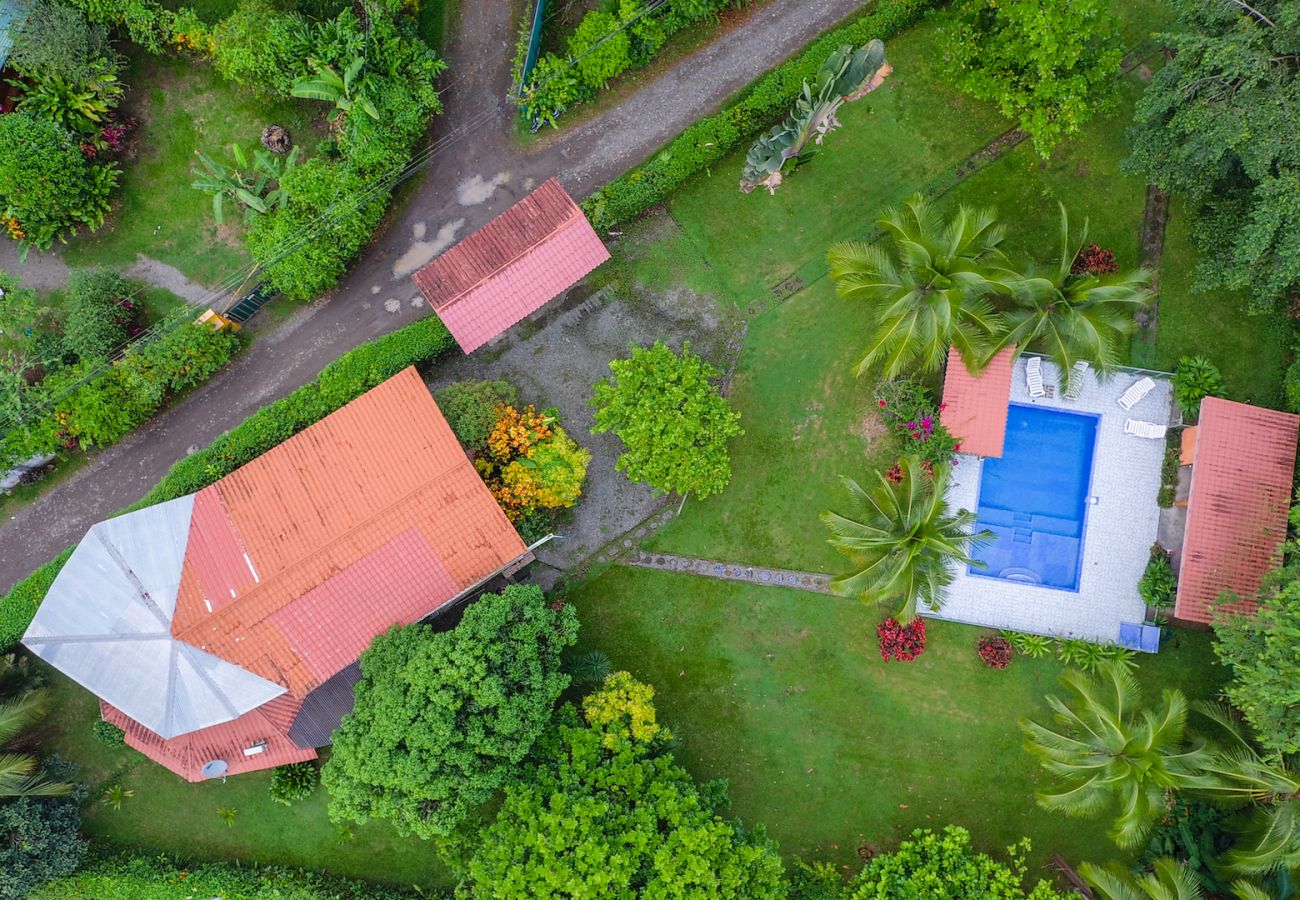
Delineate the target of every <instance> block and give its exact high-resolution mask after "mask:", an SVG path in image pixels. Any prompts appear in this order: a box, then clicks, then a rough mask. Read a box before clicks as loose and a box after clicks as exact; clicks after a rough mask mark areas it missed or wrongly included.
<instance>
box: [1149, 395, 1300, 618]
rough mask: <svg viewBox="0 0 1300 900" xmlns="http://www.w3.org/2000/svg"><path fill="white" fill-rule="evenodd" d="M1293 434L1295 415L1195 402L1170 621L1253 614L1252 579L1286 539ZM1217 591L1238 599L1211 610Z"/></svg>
mask: <svg viewBox="0 0 1300 900" xmlns="http://www.w3.org/2000/svg"><path fill="white" fill-rule="evenodd" d="M1298 436H1300V416H1293V415H1290V414H1289V413H1282V412H1277V411H1275V410H1271V409H1261V408H1259V407H1257V406H1249V405H1247V404H1245V403H1234V402H1233V401H1231V400H1221V399H1219V398H1217V397H1206V398H1205V399H1204V400H1202V401H1201V415H1200V418H1199V420H1198V425H1197V436H1196V455H1195V460H1194V462H1193V464H1192V487H1191V496H1190V498H1189V499H1188V504H1187V531H1186V533H1185V536H1184V539H1183V557H1182V563H1181V566H1180V568H1179V573H1178V596H1177V600H1176V602H1175V605H1174V616H1175V617H1176V618H1178V619H1182V620H1184V621H1188V622H1202V623H1208V622H1210V621H1211V620H1212V619H1213V617H1214V615H1215V613H1216V612H1218V611H1219V610H1220V609H1221V610H1223V611H1225V612H1243V613H1247V614H1249V613H1253V612H1254V611H1255V607H1256V603H1255V599H1254V597H1255V594H1256V592H1257V591H1258V590H1259V586H1260V582H1261V580H1262V578H1263V575H1264V573H1265V572H1266V571H1267V570H1268V569H1270V568H1272V567H1273V566H1275V565H1276V564H1277V563H1278V561H1279V559H1280V557H1281V545H1282V541H1283V540H1285V538H1286V526H1287V509H1288V506H1289V504H1290V500H1291V480H1292V476H1293V474H1294V472H1295V460H1296V441H1297V437H1298ZM1224 591H1231V592H1232V593H1233V594H1235V595H1237V596H1238V597H1241V598H1242V600H1241V601H1240V602H1238V603H1233V604H1231V605H1229V606H1226V607H1215V605H1214V602H1215V601H1216V600H1217V599H1218V597H1219V596H1220V594H1222V593H1223V592H1224Z"/></svg>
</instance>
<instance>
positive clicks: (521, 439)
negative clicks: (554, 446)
mask: <svg viewBox="0 0 1300 900" xmlns="http://www.w3.org/2000/svg"><path fill="white" fill-rule="evenodd" d="M554 424H555V417H554V416H548V415H546V414H544V413H538V412H537V410H536V409H534V408H533V406H532V404H529V405H528V406H525V407H524V408H523V411H522V412H521V411H519V410H517V409H515V408H514V407H513V406H509V405H507V406H503V407H501V412H500V415H499V416H498V418H497V424H496V426H495V427H494V428H493V429H492V433H491V434H489V435H488V453H489V454H490V455H491V456H492V457H493V458H494V459H496V461H497V462H498V463H501V464H502V465H504V464H506V463H508V462H509V461H510V460H512V459H514V458H515V457H518V456H527V455H528V454H529V453H530V452H531V451H532V449H533V447H534V446H536V445H537V444H540V443H541V442H542V441H545V440H549V439H550V437H551V435H552V434H554V432H553V431H552V429H551V426H552V425H554Z"/></svg>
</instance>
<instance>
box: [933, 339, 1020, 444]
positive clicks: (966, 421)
mask: <svg viewBox="0 0 1300 900" xmlns="http://www.w3.org/2000/svg"><path fill="white" fill-rule="evenodd" d="M1014 369H1015V349H1014V348H1011V347H1008V348H1007V349H1006V350H1003V351H1002V352H1001V353H999V354H998V355H997V356H995V357H993V359H992V361H991V362H990V363H989V364H988V366H987V367H986V368H985V369H984V371H983V372H981V373H980V374H978V375H972V374H971V373H970V372H968V371H967V370H966V364H965V363H963V362H962V360H961V355H960V354H959V353H958V352H957V350H956V348H952V349H950V350H949V351H948V367H947V371H946V373H945V375H944V380H943V404H944V408H943V411H942V412H941V413H940V414H939V419H940V420H941V421H942V422H943V424H944V425H945V426H947V428H948V430H949V431H951V432H952V433H953V435H954V436H955V437H956V438H957V440H959V441H961V452H962V453H971V454H974V455H975V456H990V457H994V458H998V457H1001V456H1002V442H1003V441H1004V440H1005V439H1006V436H1007V407H1008V406H1009V404H1010V402H1011V374H1012V372H1013V371H1014Z"/></svg>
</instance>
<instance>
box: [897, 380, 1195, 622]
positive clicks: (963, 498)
mask: <svg viewBox="0 0 1300 900" xmlns="http://www.w3.org/2000/svg"><path fill="white" fill-rule="evenodd" d="M1026 359H1027V357H1025V356H1022V357H1021V358H1020V359H1018V360H1017V361H1016V365H1015V371H1014V372H1013V373H1012V380H1011V398H1010V402H1012V403H1021V404H1024V405H1026V406H1039V407H1046V408H1049V409H1060V410H1064V411H1067V412H1081V413H1092V414H1095V415H1097V416H1099V417H1100V421H1099V422H1098V425H1097V446H1096V449H1095V451H1094V453H1093V462H1092V480H1091V482H1090V487H1089V489H1088V496H1089V501H1088V503H1087V505H1086V513H1085V520H1084V532H1083V558H1082V561H1081V563H1080V572H1079V589H1078V591H1064V590H1056V589H1053V588H1046V587H1042V586H1039V585H1029V584H1018V583H1015V582H1012V581H1006V580H1003V579H1001V578H989V577H987V576H980V575H971V574H969V573H968V572H967V570H966V567H965V566H961V567H959V570H958V571H957V577H956V580H955V581H954V582H953V583H952V585H951V586H949V588H948V590H947V593H946V595H945V599H944V603H943V608H942V609H941V610H939V611H938V612H932V611H928V610H922V614H923V615H926V616H929V617H932V618H939V619H951V620H953V621H957V622H969V623H971V624H974V625H986V626H990V627H993V628H1005V629H1010V630H1014V631H1028V632H1033V633H1035V634H1045V635H1051V636H1056V637H1078V638H1085V639H1088V640H1093V641H1099V642H1103V643H1109V642H1114V641H1116V640H1117V639H1118V637H1119V626H1120V623H1122V622H1141V621H1142V618H1143V615H1144V613H1145V606H1144V604H1143V603H1142V599H1141V597H1140V596H1139V595H1138V592H1137V583H1138V579H1139V578H1141V577H1142V572H1143V570H1144V569H1145V568H1146V564H1147V559H1148V556H1149V554H1150V550H1151V545H1152V543H1154V542H1155V539H1156V527H1157V525H1158V524H1159V519H1160V509H1159V507H1158V506H1157V505H1156V497H1157V494H1158V493H1159V490H1160V464H1161V460H1162V458H1163V456H1164V448H1165V442H1164V441H1163V440H1149V439H1147V438H1139V437H1134V436H1133V435H1127V434H1125V433H1124V421H1125V420H1126V419H1129V418H1133V419H1143V420H1146V421H1149V422H1157V423H1160V424H1164V423H1166V422H1168V421H1169V413H1170V396H1171V390H1170V386H1169V381H1168V380H1167V378H1162V377H1155V383H1156V386H1155V389H1154V390H1152V391H1151V392H1150V393H1149V394H1147V396H1146V397H1144V398H1143V399H1142V400H1141V401H1140V402H1139V403H1137V405H1135V406H1134V407H1133V409H1132V410H1130V411H1127V412H1126V411H1124V410H1122V409H1120V408H1119V406H1118V405H1117V404H1116V403H1115V401H1116V400H1117V399H1118V398H1119V396H1120V395H1121V394H1123V393H1124V392H1125V391H1126V390H1128V388H1129V387H1130V386H1131V385H1132V384H1133V382H1134V381H1136V380H1137V379H1139V378H1141V377H1142V375H1143V374H1145V373H1134V372H1130V371H1120V372H1117V373H1116V374H1114V375H1113V376H1111V377H1110V378H1109V379H1107V380H1101V379H1099V378H1098V377H1097V376H1096V374H1095V373H1093V372H1091V371H1090V372H1089V375H1088V378H1087V382H1086V383H1085V384H1084V387H1083V392H1082V394H1081V395H1080V396H1079V399H1077V400H1063V399H1061V396H1060V395H1061V392H1062V390H1063V388H1064V385H1063V384H1062V379H1061V378H1060V376H1059V374H1058V373H1057V371H1056V367H1055V366H1054V365H1052V363H1050V362H1048V361H1047V360H1044V361H1043V379H1044V381H1045V382H1046V383H1047V384H1049V385H1055V386H1056V390H1055V396H1053V397H1039V398H1036V399H1031V398H1030V397H1029V391H1028V389H1027V388H1026V387H1025V360H1026ZM981 472H982V460H981V459H980V458H979V457H976V456H968V455H966V454H960V455H959V456H958V463H957V465H956V466H955V467H954V468H953V477H952V480H951V482H950V484H949V486H948V502H949V503H950V504H951V505H952V506H954V507H957V508H961V509H969V510H975V509H976V506H977V504H978V500H979V489H980V475H981Z"/></svg>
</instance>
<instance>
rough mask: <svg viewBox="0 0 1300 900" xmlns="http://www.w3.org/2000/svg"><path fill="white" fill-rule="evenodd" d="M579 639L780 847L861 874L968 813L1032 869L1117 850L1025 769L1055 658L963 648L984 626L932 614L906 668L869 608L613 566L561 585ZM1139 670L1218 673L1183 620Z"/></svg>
mask: <svg viewBox="0 0 1300 900" xmlns="http://www.w3.org/2000/svg"><path fill="white" fill-rule="evenodd" d="M568 596H569V599H570V600H571V601H573V603H575V604H576V606H577V608H578V614H579V618H580V619H581V621H582V623H583V626H582V635H581V638H580V642H581V646H580V648H579V649H587V648H599V649H600V650H602V651H604V652H605V653H607V654H608V655H609V656H610V657H611V659H612V660H613V662H614V665H615V667H616V668H626V669H629V670H630V671H631V672H632V673H633V674H634V675H636V676H637V677H638V678H641V679H643V680H646V681H648V682H650V683H652V684H654V685H655V687H656V692H657V696H656V698H655V703H656V706H657V708H658V710H659V716H660V718H661V720H663V721H664V722H665V723H666V724H668V725H669V726H670V727H672V728H673V729H674V730H675V731H677V732H678V733H679V734H680V736H681V738H682V741H683V747H682V750H681V751H680V753H681V756H682V758H683V760H684V761H685V763H686V765H687V766H688V768H689V769H690V770H691V771H692V773H693V774H694V775H695V776H696V778H700V779H705V778H726V779H727V780H728V782H729V784H730V792H731V800H732V809H731V812H732V813H733V814H736V815H739V816H740V817H741V818H742V819H743V820H744V821H745V822H746V823H747V824H755V823H762V824H764V825H765V826H766V827H767V829H768V831H769V833H771V835H772V836H773V837H775V838H776V839H777V840H778V841H779V842H780V844H781V850H782V852H783V853H785V854H787V855H794V854H797V855H801V856H805V857H816V858H819V859H827V860H830V861H832V862H834V863H835V864H836V865H839V866H844V867H846V868H847V867H852V868H854V869H856V866H857V865H858V864H859V860H858V858H857V852H858V848H859V847H861V846H864V845H865V846H869V847H872V848H888V847H892V846H893V845H895V844H896V843H897V841H898V840H899V839H900V838H902V837H903V836H905V835H906V834H907V833H908V832H909V831H910V830H911V829H912V828H915V827H941V826H943V825H944V824H947V823H949V822H954V823H957V824H960V825H964V826H966V827H967V828H969V829H970V831H971V833H972V834H973V835H974V836H975V841H976V843H977V844H979V845H980V846H981V847H982V848H984V849H988V850H998V849H1000V848H1002V847H1005V846H1006V845H1008V844H1010V843H1011V842H1013V841H1014V840H1016V839H1018V838H1019V837H1020V836H1022V835H1028V836H1029V837H1030V838H1031V839H1032V840H1033V842H1034V853H1033V854H1032V856H1031V860H1030V861H1031V866H1032V867H1033V868H1034V869H1037V867H1038V865H1039V864H1041V863H1042V862H1043V861H1044V859H1045V857H1046V856H1048V855H1049V854H1050V853H1052V852H1057V851H1059V852H1061V853H1062V854H1063V855H1065V856H1066V857H1067V858H1068V859H1069V860H1071V861H1072V862H1077V861H1080V860H1085V859H1092V860H1105V859H1111V858H1120V857H1121V856H1122V854H1121V853H1120V851H1118V850H1117V849H1116V848H1115V847H1114V846H1113V845H1112V844H1111V843H1110V841H1109V839H1108V838H1107V837H1106V836H1105V833H1104V831H1105V824H1106V823H1105V822H1104V821H1081V820H1074V819H1067V818H1065V817H1064V816H1061V815H1058V814H1053V813H1048V812H1046V811H1043V810H1041V809H1039V808H1037V806H1036V805H1035V804H1034V800H1033V792H1034V790H1035V789H1036V788H1037V787H1039V786H1040V784H1041V781H1040V779H1039V772H1038V767H1037V765H1036V764H1035V763H1034V762H1033V761H1032V760H1031V758H1030V757H1029V756H1028V754H1027V753H1026V752H1025V751H1024V750H1023V749H1022V747H1021V742H1022V735H1021V733H1020V731H1019V729H1018V727H1017V722H1018V721H1019V719H1020V718H1021V717H1022V716H1035V717H1042V716H1043V714H1044V712H1045V711H1046V709H1047V707H1046V704H1045V703H1044V700H1043V698H1044V696H1045V695H1046V694H1048V693H1050V692H1052V690H1053V689H1054V688H1055V687H1056V679H1057V677H1058V676H1059V674H1060V672H1061V666H1060V664H1059V663H1057V662H1056V661H1055V660H1051V659H1044V660H1031V659H1026V658H1023V657H1016V658H1014V659H1013V661H1012V664H1011V666H1010V667H1009V668H1008V669H1006V670H1005V671H1001V672H998V671H994V670H991V669H989V668H987V667H986V666H985V665H984V664H983V663H982V662H981V661H980V660H979V658H978V657H977V656H976V653H975V649H976V648H975V643H976V639H977V637H978V635H979V634H980V633H981V630H980V629H977V628H972V627H970V626H965V625H956V624H952V623H947V622H931V623H929V645H928V647H927V649H926V651H925V653H924V654H922V656H921V657H920V658H919V659H918V660H917V661H916V662H913V663H899V662H894V663H885V662H883V661H881V659H880V657H879V654H878V652H877V649H876V639H875V634H874V631H873V629H874V625H875V622H876V621H877V618H878V614H877V613H876V612H875V611H874V610H870V609H867V608H866V607H864V606H862V605H861V604H860V603H857V602H855V601H852V600H845V599H840V598H832V597H824V596H821V595H817V594H806V593H799V592H795V591H789V590H785V589H779V588H767V587H760V586H756V585H745V584H734V583H729V582H720V581H712V580H708V579H703V578H696V577H692V576H687V575H676V574H671V573H664V572H652V571H646V570H638V569H627V568H620V567H612V568H608V569H606V570H604V571H603V572H600V573H598V574H596V575H595V576H594V577H593V578H591V579H589V580H587V581H585V582H584V583H582V584H581V585H578V586H576V587H575V588H573V589H572V590H570V591H569V592H568ZM1137 677H1138V680H1139V682H1140V683H1141V684H1142V688H1143V690H1144V691H1145V692H1146V695H1147V696H1158V692H1159V691H1160V689H1162V688H1164V687H1167V686H1178V687H1181V688H1182V689H1183V690H1184V691H1185V692H1187V693H1188V694H1189V695H1190V696H1195V697H1205V696H1209V695H1210V694H1211V693H1212V692H1213V691H1214V690H1215V689H1216V688H1217V687H1218V685H1219V684H1220V683H1221V682H1222V680H1223V673H1222V671H1221V670H1220V669H1219V668H1218V666H1217V664H1216V663H1215V662H1214V659H1213V653H1212V651H1211V649H1210V639H1209V635H1208V634H1206V633H1180V634H1179V636H1178V637H1177V638H1176V640H1175V641H1174V643H1173V644H1170V645H1167V646H1166V647H1165V648H1163V649H1162V650H1161V652H1160V653H1159V654H1158V655H1156V656H1154V657H1145V658H1143V660H1142V662H1141V665H1140V668H1139V669H1138V673H1137Z"/></svg>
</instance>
